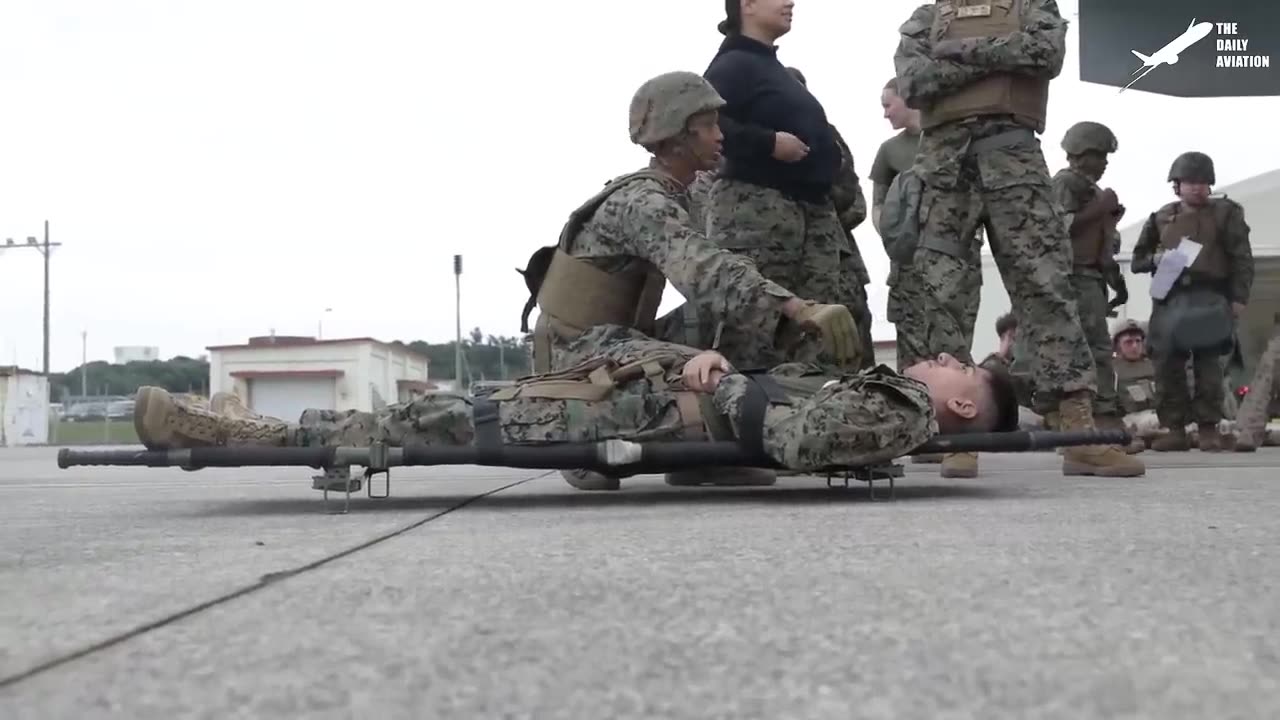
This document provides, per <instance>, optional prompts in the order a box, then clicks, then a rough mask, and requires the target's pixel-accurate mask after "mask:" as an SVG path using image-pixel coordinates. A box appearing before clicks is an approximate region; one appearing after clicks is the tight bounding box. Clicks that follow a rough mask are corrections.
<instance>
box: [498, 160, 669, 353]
mask: <svg viewBox="0 0 1280 720" xmlns="http://www.w3.org/2000/svg"><path fill="white" fill-rule="evenodd" d="M645 179H653V180H658V181H660V182H665V183H670V182H672V181H671V179H670V178H669V177H668V176H667V175H665V174H663V173H661V172H659V171H657V170H653V169H645V170H640V171H638V172H634V173H630V174H627V175H623V176H622V177H619V178H616V179H614V180H611V181H610V182H609V183H608V184H606V185H605V186H604V188H603V189H602V190H601V191H600V192H598V193H596V194H595V195H594V196H593V197H592V198H591V199H590V200H587V201H586V202H585V203H583V204H582V206H581V207H579V208H578V209H576V210H574V211H573V212H572V213H570V214H569V221H568V222H567V223H565V225H564V228H563V229H562V230H561V231H560V240H559V243H558V244H557V245H555V246H548V247H544V248H540V249H539V250H538V251H537V252H535V253H534V255H533V257H532V258H530V261H529V266H528V268H526V269H525V270H523V271H520V272H521V274H522V275H524V276H525V283H526V285H527V286H528V288H529V292H530V297H529V302H527V303H526V304H525V310H524V315H523V316H522V317H521V331H522V332H528V329H527V328H528V318H529V313H530V311H532V309H533V306H534V304H535V303H536V304H537V306H538V308H539V309H540V310H541V313H540V314H539V317H538V322H537V324H536V325H535V327H534V330H533V335H534V338H533V339H534V347H533V355H534V369H535V370H537V371H538V372H547V371H549V370H550V369H551V344H552V343H551V339H552V335H553V334H554V335H555V336H558V337H561V338H565V339H572V338H575V337H577V336H578V335H581V334H582V333H583V332H585V331H586V330H587V329H589V328H591V327H593V326H596V325H606V324H614V325H623V326H626V327H633V328H637V329H639V330H640V331H641V332H644V333H646V334H653V332H654V322H655V320H656V319H657V314H658V306H659V305H661V304H662V291H663V289H664V288H665V287H666V282H667V279H666V276H664V275H663V274H662V273H661V272H659V271H658V269H657V268H656V267H654V266H653V265H652V264H651V263H648V262H636V263H633V264H632V265H631V267H629V268H628V269H627V270H625V271H622V272H608V271H605V270H602V269H600V268H598V267H596V266H595V265H593V264H592V263H590V262H588V261H586V260H581V259H578V258H575V257H573V255H572V251H573V243H574V240H575V239H576V238H577V236H578V234H579V233H580V232H582V229H583V226H584V225H585V224H586V223H587V221H588V220H590V219H591V216H592V215H593V214H595V212H596V210H598V209H599V208H600V206H601V205H603V204H604V202H605V201H606V200H608V199H609V197H610V196H611V195H612V194H613V193H615V192H617V191H618V190H619V189H621V188H622V187H624V186H625V185H628V184H630V183H632V182H636V181H639V180H645Z"/></svg>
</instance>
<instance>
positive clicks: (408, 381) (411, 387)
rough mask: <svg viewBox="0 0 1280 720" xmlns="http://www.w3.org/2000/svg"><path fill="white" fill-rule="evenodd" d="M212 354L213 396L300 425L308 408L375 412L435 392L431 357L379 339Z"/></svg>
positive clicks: (232, 348) (219, 349) (229, 348)
mask: <svg viewBox="0 0 1280 720" xmlns="http://www.w3.org/2000/svg"><path fill="white" fill-rule="evenodd" d="M207 349H208V350H209V392H210V394H212V393H216V392H232V393H235V394H236V395H237V396H238V397H239V398H240V399H241V400H242V401H244V403H245V404H246V405H248V406H249V407H250V408H252V409H253V410H255V411H257V412H259V413H262V414H264V415H268V416H271V417H277V418H282V419H285V420H290V421H292V420H295V419H297V418H298V416H299V415H300V414H301V413H302V411H303V410H306V409H307V408H320V409H324V410H365V411H369V410H373V409H375V408H376V407H379V406H381V405H384V404H390V403H395V402H402V401H405V400H408V399H410V398H411V397H413V395H414V394H420V393H422V392H425V391H427V390H429V389H431V387H432V386H431V384H430V383H429V382H428V381H427V369H428V368H427V357H426V356H425V355H422V354H420V353H416V352H414V351H412V350H410V349H409V348H408V347H407V346H406V345H403V344H400V343H394V344H393V343H385V342H380V341H378V340H374V339H373V338H346V339H340V340H317V339H315V338H312V337H293V336H277V335H271V336H265V337H255V338H250V339H249V342H248V343H247V344H245V345H218V346H212V347H209V348H207Z"/></svg>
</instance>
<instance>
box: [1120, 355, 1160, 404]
mask: <svg viewBox="0 0 1280 720" xmlns="http://www.w3.org/2000/svg"><path fill="white" fill-rule="evenodd" d="M1115 371H1116V395H1117V398H1116V399H1117V400H1119V401H1120V406H1121V407H1122V408H1123V409H1124V412H1125V414H1126V415H1127V414H1129V413H1136V412H1142V411H1144V410H1151V409H1153V408H1155V406H1156V382H1155V377H1156V371H1155V367H1154V366H1153V365H1152V364H1151V361H1150V360H1148V359H1146V358H1143V359H1142V360H1139V361H1137V362H1130V361H1127V360H1121V359H1119V358H1117V359H1116V361H1115Z"/></svg>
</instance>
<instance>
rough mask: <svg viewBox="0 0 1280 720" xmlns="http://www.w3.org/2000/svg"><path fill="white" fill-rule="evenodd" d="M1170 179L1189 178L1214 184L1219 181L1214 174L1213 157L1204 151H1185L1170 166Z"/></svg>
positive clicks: (1193, 180) (1190, 180)
mask: <svg viewBox="0 0 1280 720" xmlns="http://www.w3.org/2000/svg"><path fill="white" fill-rule="evenodd" d="M1169 180H1170V181H1174V180H1187V181H1189V182H1201V183H1205V184H1207V185H1213V184H1214V183H1215V182H1216V181H1217V178H1216V177H1215V176H1214V174H1213V158H1211V157H1209V156H1208V155H1205V154H1204V153H1202V152H1195V151H1192V152H1184V153H1182V154H1181V155H1179V156H1178V157H1177V158H1176V159H1175V160H1174V161H1173V166H1172V167H1170V168H1169Z"/></svg>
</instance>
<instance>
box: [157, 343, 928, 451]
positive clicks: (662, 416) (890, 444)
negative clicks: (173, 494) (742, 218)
mask: <svg viewBox="0 0 1280 720" xmlns="http://www.w3.org/2000/svg"><path fill="white" fill-rule="evenodd" d="M575 349H576V350H577V351H578V354H585V353H587V352H589V351H596V352H598V354H597V355H595V356H593V358H592V360H593V361H594V362H593V363H591V364H590V365H587V366H584V367H581V368H577V369H571V370H569V371H566V372H562V373H557V374H555V375H552V376H534V377H531V378H526V379H524V380H521V381H519V382H518V383H517V384H516V386H515V387H514V388H510V389H503V390H500V391H498V392H497V393H494V394H493V395H491V396H490V397H489V399H488V400H481V401H477V400H473V399H472V398H468V397H463V396H458V395H453V394H433V395H426V396H423V397H420V398H417V399H415V400H412V401H410V402H405V403H398V404H395V405H391V406H388V407H386V408H384V409H382V410H378V411H375V412H364V411H358V410H342V411H336V410H314V409H313V410H307V411H305V412H304V413H302V417H301V419H300V420H299V421H298V422H297V423H287V422H283V421H281V420H279V419H275V418H263V417H261V416H257V417H256V418H255V417H246V415H245V414H243V413H242V414H238V415H235V416H233V415H231V414H221V415H219V414H215V413H212V412H210V411H209V410H207V409H204V408H201V407H195V406H183V405H179V404H176V403H173V402H172V399H171V396H168V394H167V393H165V392H164V391H163V390H159V389H158V388H152V389H148V390H146V391H144V392H141V393H140V397H142V398H143V400H142V401H141V402H139V403H138V409H137V412H138V413H139V427H140V428H141V432H140V435H141V436H142V437H141V439H142V440H143V442H144V444H147V445H148V446H149V447H157V446H162V445H165V444H169V445H180V446H185V447H191V446H198V445H209V444H214V443H221V444H226V445H238V446H245V445H258V446H263V445H265V446H290V447H314V446H330V447H332V446H348V447H350V446H355V447H365V446H368V445H369V444H371V443H373V442H385V443H388V444H390V445H392V446H404V445H409V444H427V445H447V446H467V445H476V446H478V447H486V446H495V445H526V446H527V445H551V444H556V443H565V442H597V441H602V440H609V439H615V438H616V439H623V440H635V441H690V442H700V441H705V440H707V439H708V438H712V439H722V440H734V439H738V438H741V437H742V436H744V435H747V434H750V433H749V430H748V431H744V425H743V422H744V421H745V420H746V419H747V418H748V417H749V414H748V413H747V412H746V409H747V406H748V404H749V400H748V395H749V392H748V391H749V390H750V389H751V386H752V384H753V379H752V378H751V377H749V376H748V375H744V374H740V373H733V374H729V375H726V376H725V377H724V378H723V379H722V380H721V381H720V383H719V385H718V386H717V387H716V389H715V391H714V392H713V393H711V394H705V393H692V392H688V391H686V390H684V388H683V385H682V380H681V370H682V368H683V366H684V364H685V362H687V361H688V360H689V359H690V358H692V357H694V356H695V355H697V354H698V352H699V351H698V350H695V349H693V348H688V347H683V346H679V345H673V344H670V343H663V342H659V341H656V340H653V339H651V338H648V337H646V336H644V335H643V334H641V333H639V332H636V331H635V330H632V329H629V328H624V327H620V326H597V327H594V328H592V329H590V330H588V331H587V332H586V333H584V334H583V336H582V337H581V338H579V340H578V342H577V343H575ZM628 367H638V370H639V371H638V372H634V373H629V372H627V368H628ZM599 368H603V369H604V370H605V371H606V372H607V371H612V377H613V380H614V384H613V385H611V386H605V385H602V384H601V379H600V376H599V373H596V376H594V377H593V376H592V375H591V373H592V371H593V370H597V369H599ZM766 375H767V377H768V378H770V379H771V380H772V382H769V383H768V384H767V385H766V386H765V387H766V392H767V394H768V404H767V406H766V408H765V411H764V423H763V449H764V451H765V453H766V454H767V456H768V457H769V458H770V459H772V460H773V461H775V462H777V463H780V464H781V465H783V466H785V467H787V468H791V469H794V470H800V471H814V470H818V469H821V468H824V467H827V466H831V465H840V466H866V465H871V464H875V463H879V462H883V461H885V460H888V459H891V458H894V457H900V456H902V455H905V454H906V453H908V452H910V451H911V450H912V449H914V448H915V447H918V446H919V445H920V444H921V443H923V442H925V441H926V440H928V439H929V438H930V437H932V436H933V435H935V434H936V433H937V422H936V419H935V416H934V413H933V403H932V402H931V401H930V398H929V392H928V388H927V387H926V386H925V385H924V384H923V383H920V382H917V381H915V380H911V379H909V378H906V377H903V376H900V375H898V374H896V373H894V372H892V371H891V370H889V369H888V368H884V367H879V368H875V369H869V370H865V371H861V372H859V373H856V374H855V373H850V374H844V375H827V374H824V373H823V371H822V370H821V369H820V368H818V367H817V366H806V365H801V364H799V363H792V364H788V365H783V366H779V367H775V368H773V369H771V370H770V371H769V372H768V373H766ZM755 382H759V380H755ZM593 388H595V389H598V390H600V391H601V392H599V393H595V392H594V391H593ZM566 396H568V397H566ZM574 396H576V397H574ZM588 396H593V397H591V399H583V398H586V397H588ZM489 403H492V405H495V406H496V408H493V407H486V405H489ZM165 404H167V405H168V407H163V408H161V407H160V406H161V405H165ZM489 410H496V412H487V411H489Z"/></svg>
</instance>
